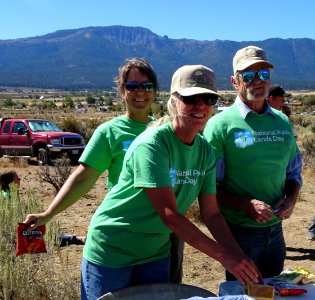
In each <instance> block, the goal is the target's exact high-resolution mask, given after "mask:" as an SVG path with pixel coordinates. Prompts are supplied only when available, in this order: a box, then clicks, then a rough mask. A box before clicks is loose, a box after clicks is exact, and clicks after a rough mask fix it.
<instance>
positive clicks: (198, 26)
mask: <svg viewBox="0 0 315 300" xmlns="http://www.w3.org/2000/svg"><path fill="white" fill-rule="evenodd" d="M314 12H315V1H313V0H261V1H253V0H243V1H241V0H238V1H237V0H199V1H198V0H197V1H196V0H193V1H187V0H146V1H145V0H5V1H2V3H1V17H0V28H1V30H0V39H2V40H3V39H5V40H6V39H16V38H24V37H33V36H39V35H44V34H47V33H51V32H55V31H57V30H62V29H77V28H82V27H89V26H110V25H125V26H141V27H145V28H148V29H150V30H151V31H152V32H154V33H156V34H158V35H161V36H163V35H167V36H168V37H169V38H174V39H178V38H189V39H190V38H191V39H197V40H209V41H212V40H215V39H219V40H231V41H260V40H265V39H268V38H275V37H278V38H283V39H286V38H311V39H315V16H314Z"/></svg>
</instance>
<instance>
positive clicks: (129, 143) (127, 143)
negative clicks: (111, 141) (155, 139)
mask: <svg viewBox="0 0 315 300" xmlns="http://www.w3.org/2000/svg"><path fill="white" fill-rule="evenodd" d="M132 142H133V140H127V141H123V142H122V148H123V150H124V151H127V150H128V148H129V147H130V145H131V143H132Z"/></svg>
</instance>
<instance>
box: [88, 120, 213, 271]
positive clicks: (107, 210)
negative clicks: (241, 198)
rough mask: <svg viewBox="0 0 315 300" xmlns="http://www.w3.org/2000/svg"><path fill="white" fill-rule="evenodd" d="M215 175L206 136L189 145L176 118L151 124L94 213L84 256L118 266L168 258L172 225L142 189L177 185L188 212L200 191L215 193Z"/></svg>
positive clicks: (182, 207)
mask: <svg viewBox="0 0 315 300" xmlns="http://www.w3.org/2000/svg"><path fill="white" fill-rule="evenodd" d="M215 175H216V174H215V157H214V153H213V150H212V149H211V146H210V145H209V143H208V142H207V141H206V140H205V139H204V138H203V137H202V136H201V135H199V134H198V135H197V136H196V138H195V140H194V144H193V145H191V146H188V145H185V144H183V143H182V142H181V141H180V140H179V139H178V138H177V136H176V135H175V133H174V131H173V128H172V126H171V123H167V124H164V125H161V126H159V127H153V128H149V129H147V130H146V131H145V132H144V133H142V134H141V135H139V136H138V137H137V138H136V139H135V140H134V142H133V143H132V145H131V146H130V148H129V149H128V151H127V153H126V156H125V160H124V165H123V169H122V172H121V174H120V177H119V180H118V183H117V185H115V186H114V187H113V188H112V190H111V191H110V192H109V193H108V194H107V196H106V198H105V201H103V202H102V204H101V205H100V207H99V208H98V209H97V210H96V212H95V214H94V216H93V217H92V220H91V224H90V227H89V231H88V235H87V241H86V244H85V247H84V251H83V256H84V258H86V259H87V260H88V261H90V262H93V263H96V264H98V265H103V266H105V267H112V268H118V267H125V266H128V265H134V264H141V263H145V262H149V261H154V260H157V259H161V258H165V257H167V256H168V255H169V247H170V245H169V234H170V230H169V228H167V227H166V226H165V225H164V224H163V222H162V221H161V219H160V217H159V215H158V214H157V212H156V210H155V209H154V207H153V206H152V204H151V202H150V200H149V198H148V197H147V195H146V193H145V192H144V189H143V188H144V187H146V188H159V187H173V189H174V193H175V196H176V200H177V208H178V211H179V212H180V213H182V214H184V213H185V212H186V210H187V209H188V207H189V206H190V205H191V204H192V202H193V201H194V200H195V199H196V198H197V197H198V194H199V193H200V192H201V191H202V192H205V193H208V194H215V193H216V182H215Z"/></svg>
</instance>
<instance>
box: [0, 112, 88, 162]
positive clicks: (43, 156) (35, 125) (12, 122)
mask: <svg viewBox="0 0 315 300" xmlns="http://www.w3.org/2000/svg"><path fill="white" fill-rule="evenodd" d="M85 146H86V145H85V142H84V138H83V137H82V136H81V135H79V134H77V133H73V132H64V131H63V130H62V129H60V128H59V127H58V126H57V125H56V124H55V123H53V122H51V121H48V120H40V119H11V118H3V119H0V157H2V156H5V157H26V158H31V157H36V158H37V161H38V164H39V165H44V164H47V163H50V161H51V160H52V159H56V158H59V157H61V156H62V155H63V154H65V153H66V154H67V155H68V157H69V158H70V159H71V162H72V163H75V162H77V161H78V159H79V157H80V155H81V154H82V152H83V150H84V148H85Z"/></svg>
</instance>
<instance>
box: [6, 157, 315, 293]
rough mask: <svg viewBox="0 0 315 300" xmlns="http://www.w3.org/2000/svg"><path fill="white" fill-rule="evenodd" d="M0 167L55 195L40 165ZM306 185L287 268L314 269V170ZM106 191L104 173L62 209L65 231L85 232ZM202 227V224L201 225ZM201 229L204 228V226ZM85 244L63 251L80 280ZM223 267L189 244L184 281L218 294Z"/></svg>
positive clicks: (290, 225)
mask: <svg viewBox="0 0 315 300" xmlns="http://www.w3.org/2000/svg"><path fill="white" fill-rule="evenodd" d="M0 168H1V170H4V169H15V170H16V171H17V172H18V174H19V176H20V177H21V179H22V180H21V189H20V190H21V193H22V194H23V193H25V192H26V191H27V190H29V189H32V190H34V191H35V193H36V194H37V196H38V198H39V199H41V200H42V201H43V203H44V205H45V206H47V205H48V204H49V203H50V202H51V201H52V199H53V197H54V189H53V187H52V186H49V185H48V184H40V183H39V180H38V171H39V168H40V167H38V166H36V165H35V164H27V163H24V164H20V165H18V166H17V165H16V164H15V165H11V163H10V161H9V160H8V159H5V158H2V159H0ZM303 175H304V176H303V178H304V186H303V188H302V190H301V193H300V198H299V201H298V203H297V205H296V208H295V211H294V214H293V215H292V216H291V218H290V219H288V220H285V221H284V233H285V239H286V243H287V258H286V261H285V267H286V268H290V269H293V268H296V267H300V266H301V267H305V268H308V269H309V270H310V271H311V272H313V273H315V263H314V261H315V241H311V240H308V239H307V237H308V233H307V228H308V227H309V226H310V224H311V223H312V220H313V217H314V214H315V206H314V200H315V199H314V197H315V195H314V192H315V174H314V173H310V172H304V174H303ZM105 194H106V189H105V175H102V176H101V177H100V178H99V180H98V181H97V183H96V185H95V186H94V188H93V189H92V190H91V191H90V192H89V193H88V194H87V195H86V196H84V197H83V198H82V199H81V200H79V201H78V202H77V203H75V204H74V205H73V206H72V207H70V208H68V209H67V210H66V211H65V212H63V213H61V214H60V215H59V216H57V217H56V218H58V220H59V222H60V225H61V228H62V231H63V232H64V233H74V234H77V235H85V233H86V230H87V228H88V224H89V221H90V218H91V216H92V214H93V212H94V210H95V209H96V207H97V206H98V204H99V203H100V202H101V201H102V199H103V198H104V196H105ZM198 226H199V227H200V225H198ZM201 229H202V230H205V229H204V228H203V227H201ZM82 247H83V246H78V245H71V246H68V247H64V248H62V250H61V253H62V254H63V255H65V256H66V257H67V261H68V267H69V270H71V271H69V276H72V277H73V280H75V281H77V282H78V287H79V277H80V263H81V253H82ZM224 278H225V276H224V269H223V267H222V266H221V265H220V264H219V263H218V262H217V261H215V260H213V259H211V258H208V257H206V256H205V255H204V254H202V253H200V252H199V251H197V250H195V249H194V248H192V247H190V246H188V245H186V248H185V255H184V277H183V283H185V284H190V285H195V286H198V287H202V288H205V289H208V290H210V291H211V292H213V293H215V294H218V286H219V284H220V283H221V282H223V281H224Z"/></svg>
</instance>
